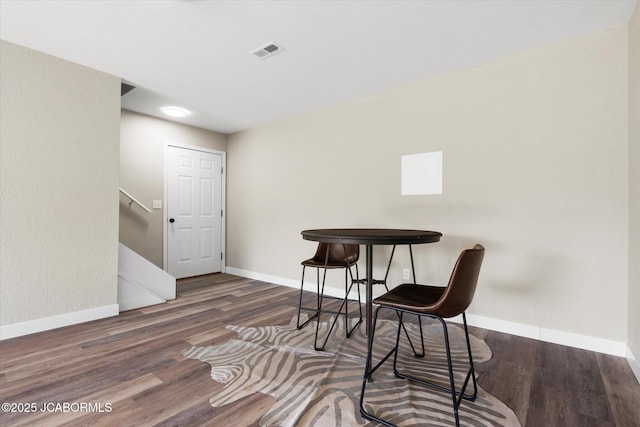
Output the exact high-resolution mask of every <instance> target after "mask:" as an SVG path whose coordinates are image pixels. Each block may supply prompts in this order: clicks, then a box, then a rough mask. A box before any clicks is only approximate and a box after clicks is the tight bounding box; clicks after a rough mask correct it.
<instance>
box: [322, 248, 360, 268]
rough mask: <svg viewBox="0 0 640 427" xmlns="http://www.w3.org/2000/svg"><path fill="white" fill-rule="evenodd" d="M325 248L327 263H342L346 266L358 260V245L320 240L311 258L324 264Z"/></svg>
mask: <svg viewBox="0 0 640 427" xmlns="http://www.w3.org/2000/svg"><path fill="white" fill-rule="evenodd" d="M327 248H328V249H329V254H328V259H327V260H326V264H327V265H344V266H345V267H347V266H351V265H353V264H355V263H356V262H358V259H359V258H360V245H346V244H342V243H322V242H320V243H318V248H317V249H316V254H315V255H314V256H313V260H314V261H317V262H318V263H322V264H325V257H327Z"/></svg>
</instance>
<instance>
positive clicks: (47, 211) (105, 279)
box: [0, 41, 120, 332]
mask: <svg viewBox="0 0 640 427" xmlns="http://www.w3.org/2000/svg"><path fill="white" fill-rule="evenodd" d="M0 43H1V44H0V49H1V50H0V58H1V60H0V69H1V71H2V79H1V81H0V108H1V110H0V111H1V112H0V140H1V141H2V144H1V145H0V182H1V185H2V187H1V188H2V190H1V191H0V200H1V204H2V207H1V211H0V215H1V221H0V265H1V266H2V269H1V271H0V325H1V326H2V327H3V328H5V327H8V326H11V325H15V324H19V323H22V322H29V321H34V320H38V319H50V318H52V317H54V316H59V315H65V314H69V313H75V312H81V311H87V310H94V311H92V312H91V313H93V314H91V316H94V315H95V316H99V315H100V313H102V314H108V313H112V314H117V312H118V311H117V295H116V294H117V278H118V253H117V250H118V158H119V129H120V125H119V121H120V80H119V79H118V78H116V77H114V76H111V75H108V74H105V73H102V72H98V71H95V70H92V69H88V68H85V67H82V66H79V65H76V64H73V63H70V62H67V61H63V60H60V59H58V58H55V57H52V56H49V55H45V54H42V53H39V52H36V51H33V50H30V49H26V48H23V47H21V46H17V45H15V44H11V43H8V42H5V41H1V42H0ZM95 316H94V317H95ZM81 317H82V316H81ZM56 319H59V318H56ZM82 319H83V320H88V318H87V317H86V316H85V317H83V318H82ZM41 323H42V322H41ZM44 323H46V321H45V322H44ZM52 325H53V326H52ZM55 325H56V324H55V322H53V323H51V322H50V323H49V327H54V326H55ZM57 325H60V324H57ZM3 330H4V331H7V330H8V329H6V328H5V329H3ZM25 330H26V331H27V332H28V331H31V332H32V331H33V329H31V330H29V328H26V329H25Z"/></svg>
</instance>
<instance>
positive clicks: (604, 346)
mask: <svg viewBox="0 0 640 427" xmlns="http://www.w3.org/2000/svg"><path fill="white" fill-rule="evenodd" d="M227 273H229V274H234V275H236V276H240V277H246V278H248V279H255V280H262V281H265V282H269V283H275V284H277V285H283V286H288V287H292V288H296V289H300V281H299V280H292V279H286V278H283V277H278V276H271V275H267V274H262V273H255V272H252V271H246V270H241V269H238V268H233V267H227ZM306 282H307V281H306V279H305V283H306ZM309 283H311V282H309ZM313 283H315V282H313ZM305 288H306V286H305ZM309 289H311V288H309ZM325 294H327V295H329V296H333V297H337V298H342V297H343V294H342V293H341V291H340V289H339V288H336V287H326V288H325ZM451 320H452V321H453V322H458V323H461V322H462V316H458V317H455V318H452V319H451ZM467 323H468V324H469V325H470V326H476V327H479V328H483V329H489V330H492V331H496V332H504V333H507V334H511V335H517V336H520V337H525V338H531V339H535V340H539V341H545V342H550V343H554V344H561V345H566V346H569V347H575V348H580V349H583V350H590V351H596V352H599V353H605V354H611V355H613V356H621V357H625V356H627V355H628V354H629V353H630V350H628V347H627V345H626V343H624V342H620V341H612V340H606V339H602V338H597V337H591V336H587V335H580V334H574V333H571V332H564V331H558V330H553V329H547V328H542V327H540V326H534V325H527V324H524V323H517V322H510V321H507V320H500V319H494V318H491V317H485V316H478V315H475V314H467ZM627 358H628V357H627ZM634 360H635V359H634ZM630 363H631V362H630ZM636 364H637V361H636ZM632 369H633V366H632ZM634 372H636V371H635V370H634ZM636 376H638V374H637V373H636Z"/></svg>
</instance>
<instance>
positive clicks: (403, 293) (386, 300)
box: [373, 283, 447, 312]
mask: <svg viewBox="0 0 640 427" xmlns="http://www.w3.org/2000/svg"><path fill="white" fill-rule="evenodd" d="M446 289H447V288H446V287H441V286H427V285H417V284H414V283H403V284H401V285H399V286H397V287H395V288H393V289H391V290H390V291H389V292H387V293H386V294H384V295H382V296H381V297H378V298H376V299H374V300H373V303H374V304H377V305H386V306H387V307H392V308H400V309H404V310H411V311H424V312H427V311H428V312H431V311H432V308H433V307H432V305H433V304H435V303H436V302H438V300H439V299H440V297H441V296H442V294H443V293H444V291H445V290H446Z"/></svg>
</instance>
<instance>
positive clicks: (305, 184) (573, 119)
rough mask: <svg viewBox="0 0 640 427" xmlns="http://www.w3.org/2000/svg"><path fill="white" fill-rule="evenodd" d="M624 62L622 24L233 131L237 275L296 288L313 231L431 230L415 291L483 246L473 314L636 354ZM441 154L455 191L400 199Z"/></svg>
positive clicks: (232, 255) (232, 259)
mask: <svg viewBox="0 0 640 427" xmlns="http://www.w3.org/2000/svg"><path fill="white" fill-rule="evenodd" d="M627 56H628V51H627V26H626V25H622V26H618V27H615V28H611V29H607V30H604V31H599V32H596V33H593V34H589V35H586V36H583V37H580V38H577V39H574V40H570V41H565V42H562V43H557V44H553V45H550V46H548V47H545V48H541V49H535V50H530V51H527V52H524V53H521V54H518V55H512V56H509V57H506V58H504V59H501V60H498V61H495V62H492V63H488V64H485V65H482V66H478V67H474V68H471V69H467V70H464V71H460V72H455V73H450V74H447V75H443V76H441V77H438V78H434V79H429V80H425V81H421V82H417V83H415V84H412V85H409V86H406V87H402V88H398V89H396V90H393V91H388V92H385V93H381V94H378V95H376V96H371V97H367V98H362V99H357V100H353V101H351V102H347V103H345V104H342V105H340V106H337V107H335V108H330V109H325V110H322V111H317V112H313V113H309V114H304V115H301V116H299V117H297V118H293V119H290V120H287V121H283V122H280V123H277V124H273V125H268V126H263V127H260V128H256V129H251V130H248V131H244V132H240V133H238V134H234V135H231V136H230V137H229V139H228V154H227V162H228V171H229V172H228V175H227V265H228V266H229V267H232V268H237V269H240V270H244V271H248V272H257V273H261V274H265V275H272V276H275V277H280V278H285V279H291V280H299V276H300V265H299V263H300V261H301V260H302V259H303V258H304V257H306V256H310V255H311V254H312V252H313V250H314V248H315V246H314V244H313V243H312V242H306V241H303V240H302V239H301V237H300V231H301V230H303V229H307V228H316V227H367V226H374V227H378V226H379V227H386V226H391V227H406V228H424V229H433V230H438V231H441V232H443V233H444V238H443V240H442V242H440V243H438V244H434V245H425V246H423V247H418V248H416V250H415V252H416V258H417V267H418V279H419V280H420V281H423V282H427V283H429V282H430V283H445V282H446V280H447V278H448V275H449V273H450V271H451V267H452V266H453V262H454V260H455V258H456V256H457V255H458V253H459V251H460V250H461V249H463V248H465V247H468V246H469V245H471V244H472V243H474V242H480V243H482V244H484V245H485V246H486V248H487V255H486V257H485V263H484V266H483V271H482V273H481V278H480V284H479V288H478V293H477V295H476V298H475V301H474V304H473V305H472V307H471V309H470V312H471V313H475V314H478V315H482V316H487V317H490V318H495V319H502V320H506V321H513V322H519V323H524V324H528V325H535V326H537V327H541V328H548V329H552V330H560V331H565V332H569V333H575V334H583V335H588V336H593V337H601V338H605V339H610V340H615V341H619V342H625V341H626V339H627V310H628V304H627V290H628V283H629V280H628V257H627V253H628V231H629V230H628V215H629V208H628V197H629V193H628V188H629V186H628V159H627V154H628V150H627V147H628V138H627V120H628V102H627V98H628V96H627V80H628V77H627V71H628V69H627V65H628V64H627ZM436 150H442V151H443V152H444V185H443V190H444V193H443V194H442V195H440V196H404V197H403V196H401V195H400V157H401V156H402V155H405V154H413V153H422V152H429V151H436ZM383 253H384V251H383V250H382V249H381V248H376V251H375V256H376V257H377V258H376V260H377V262H376V264H377V266H376V269H377V271H378V275H379V274H380V272H381V270H382V265H383V263H384V261H386V260H385V259H384V256H382V255H383ZM407 265H408V261H407V260H406V256H405V255H403V256H402V257H401V258H400V259H399V260H398V264H397V266H398V267H404V266H407ZM394 274H395V276H394V277H392V283H393V282H396V283H397V281H399V280H400V277H399V272H396V273H394Z"/></svg>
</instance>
